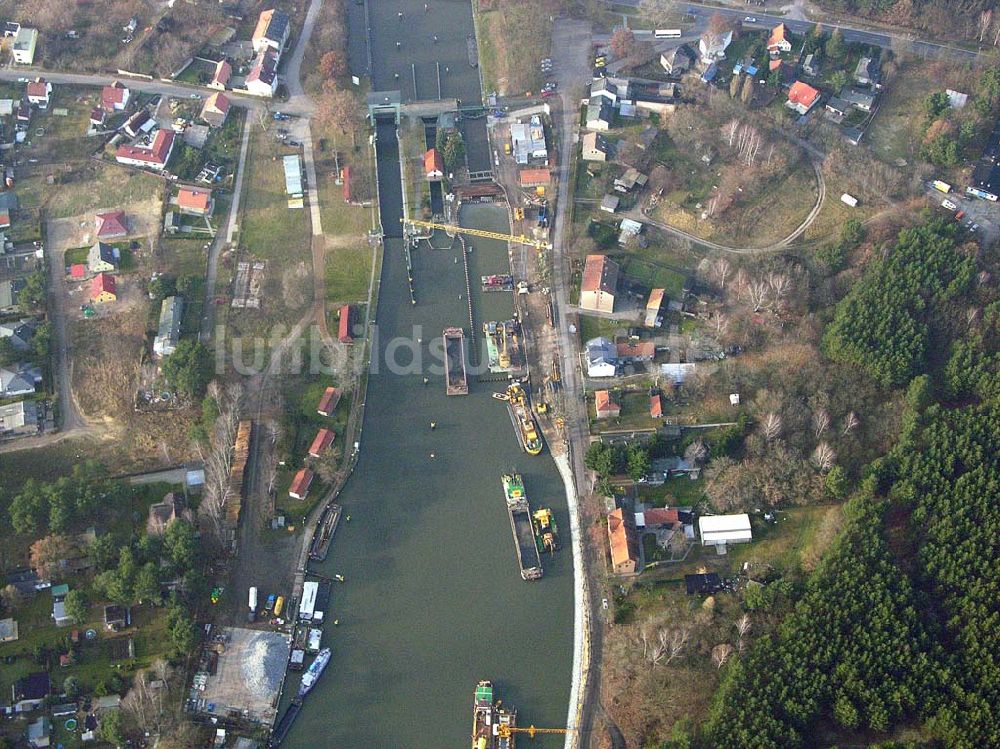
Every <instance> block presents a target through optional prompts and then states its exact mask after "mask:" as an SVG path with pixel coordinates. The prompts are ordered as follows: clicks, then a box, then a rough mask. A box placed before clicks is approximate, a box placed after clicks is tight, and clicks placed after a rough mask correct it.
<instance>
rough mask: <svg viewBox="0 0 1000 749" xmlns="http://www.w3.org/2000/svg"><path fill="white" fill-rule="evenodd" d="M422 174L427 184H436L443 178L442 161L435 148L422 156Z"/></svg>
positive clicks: (439, 153)
mask: <svg viewBox="0 0 1000 749" xmlns="http://www.w3.org/2000/svg"><path fill="white" fill-rule="evenodd" d="M424 174H425V175H427V180H428V181H429V182H437V181H439V180H440V179H441V178H442V177H443V176H444V159H443V158H442V157H441V152H440V151H438V150H437V149H436V148H430V149H428V150H427V153H425V154H424Z"/></svg>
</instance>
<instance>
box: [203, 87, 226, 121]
mask: <svg viewBox="0 0 1000 749" xmlns="http://www.w3.org/2000/svg"><path fill="white" fill-rule="evenodd" d="M228 115H229V97H228V96H226V95H225V94H223V93H214V94H212V95H211V96H209V97H208V98H207V99H205V105H204V106H203V107H202V108H201V118H202V119H203V120H205V122H207V123H208V124H209V125H211V126H212V127H222V126H223V125H224V124H225V123H226V117H227V116H228Z"/></svg>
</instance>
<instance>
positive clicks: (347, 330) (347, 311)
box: [337, 304, 354, 343]
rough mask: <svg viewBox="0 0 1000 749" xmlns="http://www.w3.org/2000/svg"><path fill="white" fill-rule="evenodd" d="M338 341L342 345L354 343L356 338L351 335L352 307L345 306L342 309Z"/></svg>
mask: <svg viewBox="0 0 1000 749" xmlns="http://www.w3.org/2000/svg"><path fill="white" fill-rule="evenodd" d="M337 340H339V341H340V342H341V343H354V336H352V335H351V305H349V304H345V305H344V306H342V307H341V308H340V326H339V329H338V331H337Z"/></svg>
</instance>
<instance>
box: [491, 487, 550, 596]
mask: <svg viewBox="0 0 1000 749" xmlns="http://www.w3.org/2000/svg"><path fill="white" fill-rule="evenodd" d="M501 481H502V483H503V493H504V497H505V499H506V500H507V514H508V515H509V516H510V530H511V533H512V534H513V535H514V548H515V549H516V550H517V564H518V566H519V567H520V568H521V579H522V580H538V579H539V578H541V576H542V558H541V556H540V555H539V553H538V546H537V544H536V543H535V529H534V527H533V526H532V523H531V506H530V505H529V504H528V498H527V497H526V496H525V493H524V481H523V480H522V479H521V474H519V473H506V474H504V475H503V477H502V479H501Z"/></svg>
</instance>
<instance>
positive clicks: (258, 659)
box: [243, 635, 288, 699]
mask: <svg viewBox="0 0 1000 749" xmlns="http://www.w3.org/2000/svg"><path fill="white" fill-rule="evenodd" d="M280 644H281V643H280V642H276V641H275V640H274V639H273V638H267V637H266V635H258V636H257V637H254V639H253V640H252V641H251V642H249V643H248V644H247V647H246V659H245V660H244V661H243V678H244V679H245V680H246V685H247V689H248V690H250V692H251V693H252V694H253V695H255V696H256V697H258V698H260V699H268V698H269V697H271V696H273V695H274V693H275V692H276V691H277V690H278V686H279V685H280V684H281V678H282V676H284V674H285V666H286V662H287V656H288V654H287V652H285V649H284V648H282V647H278V646H279V645H280Z"/></svg>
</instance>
